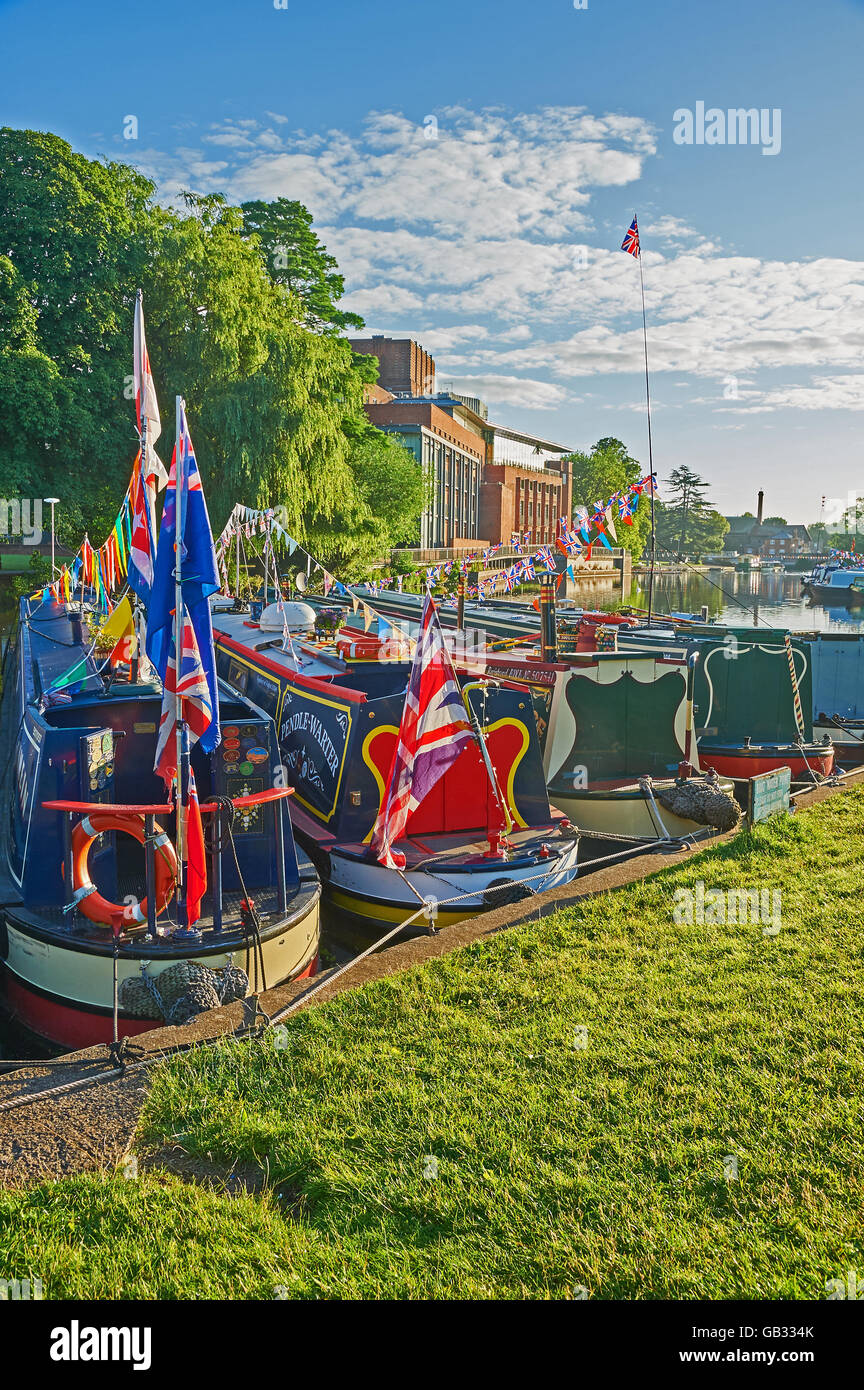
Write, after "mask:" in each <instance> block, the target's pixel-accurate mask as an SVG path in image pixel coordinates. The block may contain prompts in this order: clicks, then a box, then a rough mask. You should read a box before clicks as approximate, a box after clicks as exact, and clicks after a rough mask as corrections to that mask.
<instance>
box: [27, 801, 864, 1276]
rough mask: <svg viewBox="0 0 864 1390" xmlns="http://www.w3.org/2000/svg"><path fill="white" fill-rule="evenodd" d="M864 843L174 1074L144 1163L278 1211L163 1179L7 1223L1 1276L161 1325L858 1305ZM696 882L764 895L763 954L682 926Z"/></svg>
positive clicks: (567, 916) (748, 937)
mask: <svg viewBox="0 0 864 1390" xmlns="http://www.w3.org/2000/svg"><path fill="white" fill-rule="evenodd" d="M862 831H864V791H855V792H849V793H847V794H845V795H843V796H842V797H836V798H833V799H831V800H830V801H827V802H825V803H823V804H822V805H821V806H818V807H816V808H814V809H813V810H811V811H806V812H802V813H799V814H798V815H796V816H793V817H790V818H786V819H784V820H778V821H775V822H772V823H770V824H769V825H768V826H763V827H760V828H758V829H757V831H756V832H755V833H754V834H752V835H742V836H740V837H739V838H738V839H736V840H735V841H733V842H729V843H727V844H724V845H720V846H717V847H716V848H714V849H711V850H707V851H704V852H702V853H700V854H698V855H694V856H693V858H692V859H691V860H689V861H688V862H687V864H686V865H684V866H682V867H680V868H675V869H672V870H667V871H666V872H665V873H663V874H661V875H659V876H658V877H656V878H654V879H652V880H649V881H646V882H645V883H643V884H641V885H636V886H633V887H630V888H625V889H622V890H620V891H618V892H616V893H615V894H611V895H610V894H605V895H603V896H599V897H596V898H592V899H587V900H585V901H584V902H583V903H582V904H580V905H579V906H578V907H575V908H572V909H568V910H567V911H564V912H561V913H558V914H557V915H555V916H554V917H550V918H547V919H545V920H544V921H542V922H539V923H532V924H530V925H528V926H524V927H520V928H515V929H512V930H510V931H507V932H504V933H502V934H501V935H499V936H497V937H496V938H494V939H492V940H487V941H484V942H481V943H479V944H477V945H476V946H473V947H471V948H468V949H466V950H464V951H460V952H456V953H454V954H453V955H451V956H449V957H446V958H444V959H442V960H438V961H435V962H433V963H431V964H429V965H426V966H422V967H418V968H416V969H414V970H411V971H409V972H407V973H405V974H403V975H400V976H398V977H393V978H391V979H388V980H385V981H382V982H380V983H377V984H375V985H371V986H367V987H365V988H364V989H362V990H357V991H356V992H353V993H350V994H347V995H344V996H342V997H341V998H340V999H338V1000H334V1001H333V1002H331V1003H329V1004H327V1005H324V1006H322V1007H320V1008H317V1009H313V1010H310V1011H309V1012H307V1013H305V1014H302V1015H300V1016H297V1017H295V1018H294V1019H293V1020H292V1021H291V1022H290V1024H289V1028H288V1035H287V1039H286V1041H287V1043H288V1046H287V1048H286V1050H284V1051H279V1050H276V1049H274V1045H273V1040H272V1038H270V1039H268V1040H266V1041H265V1042H264V1043H261V1042H255V1043H249V1042H243V1043H230V1044H227V1045H222V1046H221V1047H220V1048H218V1049H216V1048H214V1049H207V1050H205V1051H201V1052H198V1053H196V1054H194V1055H192V1054H190V1055H188V1056H185V1057H183V1058H181V1059H177V1060H175V1061H172V1062H170V1063H168V1064H163V1065H162V1066H161V1067H160V1069H159V1071H158V1073H157V1074H156V1078H155V1086H154V1090H153V1093H152V1097H151V1101H150V1104H149V1107H148V1110H147V1113H146V1115H145V1117H144V1122H143V1125H142V1131H141V1139H140V1148H141V1150H142V1151H144V1150H146V1149H147V1148H151V1149H152V1148H154V1147H158V1146H159V1145H160V1144H162V1143H165V1142H166V1141H171V1140H172V1139H173V1140H174V1141H179V1142H180V1143H181V1144H182V1146H183V1147H184V1148H185V1149H186V1150H187V1151H188V1152H190V1153H193V1154H198V1155H201V1156H203V1157H205V1158H207V1159H208V1160H210V1161H213V1162H216V1163H220V1164H224V1165H226V1166H230V1165H231V1164H233V1163H235V1162H241V1163H244V1164H249V1163H253V1164H255V1165H256V1166H257V1167H259V1168H261V1169H263V1170H264V1171H265V1172H266V1173H267V1174H268V1175H269V1186H268V1187H267V1190H266V1191H265V1193H264V1194H263V1195H258V1196H243V1197H239V1198H238V1197H230V1196H227V1195H222V1194H216V1193H214V1192H211V1191H208V1190H206V1189H204V1188H201V1187H195V1186H192V1185H190V1184H188V1183H185V1182H182V1181H180V1180H179V1179H177V1178H173V1177H169V1176H167V1175H161V1174H151V1175H150V1176H147V1177H145V1178H143V1179H140V1180H138V1181H129V1180H126V1179H123V1178H114V1177H111V1178H86V1179H83V1178H82V1179H76V1180H70V1181H66V1182H63V1183H59V1184H56V1185H55V1184H49V1185H45V1186H42V1187H40V1188H38V1189H36V1190H33V1191H31V1192H28V1193H26V1194H23V1195H22V1194H9V1193H7V1194H5V1195H0V1250H2V1264H3V1266H4V1268H3V1269H2V1270H0V1273H5V1274H6V1275H7V1277H9V1276H11V1275H18V1276H19V1277H21V1276H23V1275H24V1274H26V1273H28V1272H29V1273H30V1274H31V1275H32V1276H33V1277H35V1276H41V1277H42V1279H43V1282H44V1284H45V1288H46V1294H47V1296H50V1297H60V1296H83V1297H148V1296H149V1297H178V1298H192V1297H229V1298H244V1297H253V1298H272V1297H274V1290H275V1289H276V1288H277V1287H281V1288H282V1289H284V1290H286V1291H287V1293H288V1295H289V1296H292V1297H293V1296H296V1297H307V1298H308V1297H322V1296H323V1297H331V1298H332V1297H336V1298H358V1297H362V1298H379V1297H396V1298H430V1297H443V1298H456V1297H463V1298H464V1297H468V1298H524V1297H532V1298H534V1297H540V1298H543V1297H553V1298H567V1297H572V1296H573V1291H574V1289H576V1290H577V1292H578V1290H579V1289H580V1288H584V1289H586V1290H587V1291H588V1296H590V1297H593V1298H604V1299H608V1298H628V1299H630V1298H654V1299H656V1298H747V1299H750V1298H802V1299H803V1298H820V1297H824V1295H825V1281H826V1280H827V1279H830V1278H834V1277H841V1276H843V1275H845V1272H846V1271H847V1270H848V1269H855V1268H857V1270H858V1272H859V1279H860V1278H864V1217H862V1211H864V1179H862V1152H861V1150H862V1138H861V1136H862V1134H864V1048H862V1028H861V1024H862V1017H864V1008H862V1006H864V957H862V947H864V907H862V904H864V865H862V851H861V846H862ZM698 881H702V882H704V883H705V885H706V886H707V887H708V888H714V887H720V888H723V889H727V888H736V887H738V888H741V887H744V888H749V889H754V890H762V889H769V890H770V889H778V888H779V889H780V890H781V891H782V926H781V929H780V931H779V934H777V935H766V934H765V932H764V930H763V926H762V925H761V924H759V923H755V924H754V923H748V924H745V925H739V924H737V923H733V924H726V925H705V924H702V925H700V924H698V923H694V924H693V925H687V924H676V923H675V921H674V920H673V916H672V907H673V893H674V890H676V889H679V888H682V887H692V886H693V885H694V884H696V883H697V882H698ZM585 1028H587V1037H586V1035H585V1034H584V1033H580V1030H582V1029H585ZM583 1041H586V1042H587V1046H582V1045H581V1043H582V1042H583ZM730 1156H731V1157H732V1158H734V1159H735V1160H736V1161H737V1166H738V1173H737V1178H735V1177H734V1176H733V1175H732V1171H731V1165H730V1164H729V1163H728V1162H726V1163H725V1164H724V1160H726V1159H727V1158H728V1157H730Z"/></svg>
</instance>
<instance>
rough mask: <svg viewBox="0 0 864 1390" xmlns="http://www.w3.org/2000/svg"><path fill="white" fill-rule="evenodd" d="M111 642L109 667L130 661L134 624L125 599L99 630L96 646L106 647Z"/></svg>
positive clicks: (128, 604) (133, 640) (132, 649)
mask: <svg viewBox="0 0 864 1390" xmlns="http://www.w3.org/2000/svg"><path fill="white" fill-rule="evenodd" d="M109 642H111V643H112V646H113V649H112V652H111V665H112V666H118V665H119V664H120V662H121V661H131V660H132V657H133V656H134V655H135V624H134V620H133V614H132V605H131V603H130V602H129V599H128V598H127V597H124V598H122V599H121V600H120V602H119V603H118V604H117V607H116V608H115V609H114V612H113V613H112V614H111V616H110V618H108V620H107V621H106V622H104V623H103V624H102V627H101V628H100V630H99V639H98V645H99V646H100V647H107V646H108V643H109Z"/></svg>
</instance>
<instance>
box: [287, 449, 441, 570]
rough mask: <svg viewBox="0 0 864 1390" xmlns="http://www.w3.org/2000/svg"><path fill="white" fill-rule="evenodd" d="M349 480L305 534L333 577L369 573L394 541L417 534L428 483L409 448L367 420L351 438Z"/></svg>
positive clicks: (415, 537)
mask: <svg viewBox="0 0 864 1390" xmlns="http://www.w3.org/2000/svg"><path fill="white" fill-rule="evenodd" d="M349 464H350V468H351V474H352V485H351V486H350V488H348V489H346V492H345V495H344V497H343V498H342V500H341V502H340V506H339V509H338V511H337V513H336V514H335V515H334V516H333V517H332V519H331V520H330V522H329V523H328V524H327V525H326V526H321V525H320V524H319V525H318V526H313V527H312V528H311V529H310V530H309V532H308V533H307V534H308V537H309V545H310V547H311V549H312V550H313V553H314V554H316V555H318V556H320V558H321V559H322V560H323V562H324V563H325V564H326V565H327V568H328V569H330V570H332V571H333V572H334V573H335V574H336V575H337V577H339V576H341V577H343V578H346V579H352V578H353V579H356V578H359V577H361V573H362V574H365V575H366V576H367V577H368V576H369V575H370V574H371V572H372V570H373V568H374V567H375V562H376V561H379V560H381V559H385V558H388V552H389V551H390V550H392V549H393V548H394V547H395V546H398V545H403V544H406V543H410V542H414V541H417V540H418V539H419V534H418V533H419V517H420V514H421V512H422V511H423V508H424V506H425V505H426V503H427V500H428V499H427V495H426V494H427V492H428V484H427V482H426V480H425V479H424V477H423V470H422V468H421V466H420V464H419V462H418V461H417V459H416V458H415V457H414V455H413V453H412V452H411V450H410V449H406V448H405V446H404V445H403V444H400V443H399V442H398V440H396V439H394V438H393V436H392V435H389V434H385V433H384V432H383V431H381V430H377V429H373V428H372V426H371V425H370V426H369V427H368V429H366V430H364V431H363V432H362V433H361V434H360V435H359V437H358V438H357V439H356V440H355V442H354V443H353V445H352V447H351V450H350V454H349Z"/></svg>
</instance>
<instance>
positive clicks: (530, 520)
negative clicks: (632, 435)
mask: <svg viewBox="0 0 864 1390" xmlns="http://www.w3.org/2000/svg"><path fill="white" fill-rule="evenodd" d="M349 341H350V343H351V346H352V348H353V349H354V351H355V352H366V353H370V354H371V355H372V356H375V357H377V358H378V362H379V367H380V374H379V382H378V385H377V386H375V387H370V388H368V389H367V393H366V413H367V415H368V416H369V419H370V420H371V422H372V423H373V424H374V425H376V426H377V427H378V428H379V429H382V430H387V431H389V432H390V433H393V434H397V435H399V437H400V438H401V440H402V442H403V443H404V444H405V445H406V446H407V447H408V448H410V449H411V450H412V452H413V453H414V456H415V458H417V459H418V461H419V462H420V463H422V464H423V467H424V469H426V470H427V472H428V474H429V476H430V477H431V478H432V479H433V486H432V502H431V505H430V508H429V510H428V511H427V513H426V514H425V515H424V516H423V518H422V524H421V536H420V544H421V545H422V546H423V547H424V548H429V547H433V546H446V547H453V546H454V544H455V543H457V542H458V541H460V540H469V541H483V542H486V543H489V544H494V543H496V542H498V541H503V542H505V543H506V542H507V541H509V540H510V537H511V535H512V533H513V532H514V531H518V532H520V533H522V534H524V533H525V532H526V531H527V532H529V533H530V540H531V542H532V544H535V545H540V544H543V543H544V542H546V543H548V542H551V541H552V540H554V538H555V534H556V529H557V521H558V517H559V516H568V517H569V515H570V509H571V501H572V496H571V483H570V470H569V466H568V463H567V460H566V455H567V453H568V452H569V451H568V449H567V447H566V446H565V445H563V444H553V443H550V442H549V441H548V440H544V439H538V438H537V437H536V436H535V435H532V434H527V433H525V432H524V431H522V430H515V429H510V428H508V427H506V426H503V425H496V424H493V423H490V421H489V419H488V412H487V409H486V406H485V405H484V403H483V402H482V401H481V400H480V399H479V398H478V397H475V396H462V395H458V394H457V393H456V392H453V391H441V392H437V393H436V392H434V382H435V363H434V361H433V359H432V358H431V357H430V355H429V353H427V352H425V351H424V350H423V348H421V347H420V346H419V344H418V343H415V342H413V341H412V340H411V339H407V338H406V339H393V338H384V337H383V336H373V337H371V338H354V339H349ZM424 383H425V386H426V389H421V388H422V387H423V386H424Z"/></svg>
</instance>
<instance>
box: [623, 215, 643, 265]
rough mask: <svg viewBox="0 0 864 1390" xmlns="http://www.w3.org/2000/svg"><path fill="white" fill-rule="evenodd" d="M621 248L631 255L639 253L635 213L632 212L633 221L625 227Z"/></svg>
mask: <svg viewBox="0 0 864 1390" xmlns="http://www.w3.org/2000/svg"><path fill="white" fill-rule="evenodd" d="M621 250H622V251H627V252H629V254H630V255H631V256H638V255H639V228H638V226H637V225H636V214H635V213H634V214H633V221H632V222H631V223H630V226H629V227H628V228H627V232H626V235H625V237H624V240H623V241H622V243H621Z"/></svg>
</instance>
